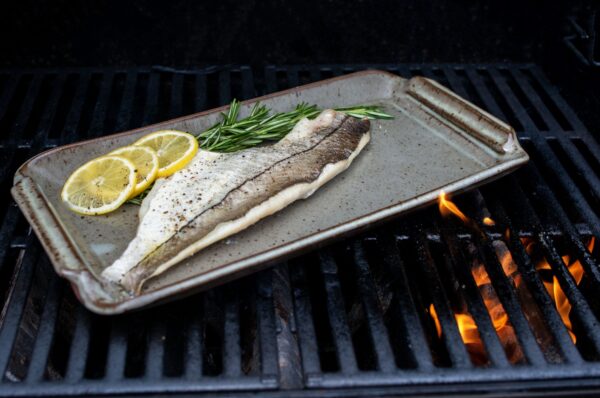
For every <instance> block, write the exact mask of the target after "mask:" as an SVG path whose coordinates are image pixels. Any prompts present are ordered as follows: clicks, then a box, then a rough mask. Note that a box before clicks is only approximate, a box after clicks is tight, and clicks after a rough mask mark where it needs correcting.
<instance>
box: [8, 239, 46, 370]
mask: <svg viewBox="0 0 600 398" xmlns="http://www.w3.org/2000/svg"><path fill="white" fill-rule="evenodd" d="M30 242H31V238H30ZM28 246H29V249H28V250H27V251H25V253H24V255H23V257H21V259H20V260H19V263H18V264H17V266H16V267H15V271H14V275H15V276H16V279H15V281H14V282H13V283H12V284H11V286H12V289H11V291H10V292H9V296H8V299H7V300H6V302H5V306H4V308H3V310H2V317H1V318H2V325H1V328H0V347H2V350H0V376H2V377H3V376H4V374H5V372H6V367H7V366H8V361H9V359H10V356H11V353H12V346H13V343H14V341H15V337H16V335H17V331H18V328H19V323H20V322H21V317H22V316H23V311H24V309H25V303H26V301H27V296H28V294H29V288H30V286H31V283H32V279H33V273H34V270H35V268H36V264H37V258H38V252H39V248H38V245H37V244H36V245H32V244H30V245H28ZM0 378H1V377H0Z"/></svg>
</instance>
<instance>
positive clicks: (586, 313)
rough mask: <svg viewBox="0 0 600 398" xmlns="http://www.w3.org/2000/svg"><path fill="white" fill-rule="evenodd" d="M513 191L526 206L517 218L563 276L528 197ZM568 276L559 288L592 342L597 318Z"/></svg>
mask: <svg viewBox="0 0 600 398" xmlns="http://www.w3.org/2000/svg"><path fill="white" fill-rule="evenodd" d="M529 167H531V164H529V165H528V166H527V167H526V170H527V168H529ZM511 179H512V177H511ZM515 185H516V184H515ZM513 192H514V194H515V195H518V196H517V200H519V203H521V204H522V205H524V206H526V209H525V211H524V212H520V214H519V219H520V220H525V221H524V222H526V223H527V225H530V226H532V228H533V230H534V236H535V238H536V239H537V240H538V242H540V243H541V244H542V247H543V249H544V253H545V255H546V259H547V260H548V262H549V263H550V265H551V266H552V269H553V270H554V272H557V270H558V272H560V273H561V275H563V276H564V273H567V274H568V271H567V270H566V269H565V268H564V264H563V263H562V259H561V258H560V255H558V254H557V253H556V251H555V249H554V245H553V244H552V242H551V239H550V238H549V237H548V236H547V234H546V233H545V232H544V231H543V228H542V226H541V224H540V221H539V219H538V218H537V216H536V214H535V211H534V208H533V206H532V205H531V203H530V202H529V199H528V198H527V197H526V196H525V194H524V193H523V189H522V188H521V187H520V186H519V187H518V188H516V189H515V190H514V191H513ZM557 257H558V258H557ZM557 260H558V261H557ZM569 278H570V275H569V277H568V278H560V279H559V283H560V285H561V288H562V289H563V290H564V292H565V294H566V295H567V298H568V299H569V302H571V304H572V305H573V310H574V311H576V313H577V315H578V317H579V318H582V317H583V318H586V320H583V319H582V323H586V324H585V326H586V327H585V331H586V335H587V336H588V338H589V339H590V340H591V341H592V342H594V341H597V340H598V339H599V338H600V336H597V334H596V333H594V332H593V330H594V327H595V326H594V325H597V320H596V318H595V316H594V315H593V314H592V312H591V311H590V309H589V307H588V306H587V304H586V303H585V301H583V300H584V299H583V297H582V296H581V294H580V293H579V290H578V289H577V287H576V286H575V288H573V285H574V282H573V281H572V280H571V279H569ZM565 281H569V282H573V283H572V284H569V288H568V291H567V289H565V287H564V286H563V284H564V283H565ZM566 283H568V282H566ZM573 295H576V296H577V300H576V301H573ZM580 301H583V302H582V303H581V304H582V305H584V306H585V309H579V303H580ZM594 345H595V349H596V351H597V352H598V345H597V343H594Z"/></svg>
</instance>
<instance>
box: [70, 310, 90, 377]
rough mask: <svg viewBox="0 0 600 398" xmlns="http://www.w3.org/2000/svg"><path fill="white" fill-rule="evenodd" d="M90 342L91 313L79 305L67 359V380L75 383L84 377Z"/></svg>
mask: <svg viewBox="0 0 600 398" xmlns="http://www.w3.org/2000/svg"><path fill="white" fill-rule="evenodd" d="M89 344H90V313H89V312H88V311H87V310H86V309H85V308H84V307H83V306H78V307H77V312H76V315H75V331H74V332H73V340H72V341H71V347H70V351H69V359H68V360H67V369H66V372H65V381H66V382H68V383H74V382H77V381H79V380H81V379H82V378H83V375H84V373H85V365H86V359H87V356H88V355H87V354H88V350H89Z"/></svg>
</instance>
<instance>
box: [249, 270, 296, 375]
mask: <svg viewBox="0 0 600 398" xmlns="http://www.w3.org/2000/svg"><path fill="white" fill-rule="evenodd" d="M273 273H274V272H273ZM273 273H272V272H271V271H265V272H263V273H262V274H260V275H259V276H258V284H257V291H258V298H257V300H256V318H257V323H258V324H257V328H258V338H259V339H260V340H259V344H260V358H261V364H260V365H261V380H262V381H263V382H264V383H267V384H270V385H276V384H277V376H278V361H277V359H278V350H277V346H278V344H279V343H277V345H275V344H273V342H274V341H278V337H276V334H275V327H274V326H275V324H276V320H275V310H274V307H275V303H274V301H273V275H272V274H273ZM286 288H287V289H286V290H287V291H288V293H289V285H286ZM290 304H291V303H290ZM278 320H279V321H280V322H281V319H280V318H278ZM294 343H295V341H293V342H292V344H294ZM296 348H297V347H296ZM279 355H280V358H281V353H279ZM298 361H299V357H298ZM294 371H295V372H294V380H295V381H297V382H295V383H294V384H293V385H294V386H296V385H299V384H301V383H299V381H300V380H301V378H300V374H301V372H300V366H299V364H296V366H295V367H294ZM282 384H283V382H282Z"/></svg>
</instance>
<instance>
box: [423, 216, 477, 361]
mask: <svg viewBox="0 0 600 398" xmlns="http://www.w3.org/2000/svg"><path fill="white" fill-rule="evenodd" d="M417 229H418V230H419V232H418V234H417V236H416V237H415V244H416V245H417V251H418V261H419V263H420V264H422V267H423V270H424V272H425V275H426V278H427V282H428V286H429V287H430V288H431V289H430V292H431V297H432V301H433V305H434V307H435V310H436V313H437V315H438V320H439V322H440V325H441V328H442V337H443V340H444V343H445V345H446V349H447V351H448V355H449V356H450V360H451V361H452V364H453V365H454V367H456V368H471V367H472V363H471V360H470V358H469V354H468V352H467V349H466V348H465V345H464V344H463V342H462V338H461V336H460V333H459V331H458V327H457V325H456V322H455V319H454V315H453V312H452V309H451V308H450V304H449V303H450V301H449V300H448V294H446V291H445V289H444V287H443V285H442V283H441V280H440V277H439V275H438V273H437V270H436V266H435V263H434V260H433V258H432V257H431V253H430V250H429V248H428V243H427V239H426V237H425V233H424V230H423V226H422V225H419V226H417Z"/></svg>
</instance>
